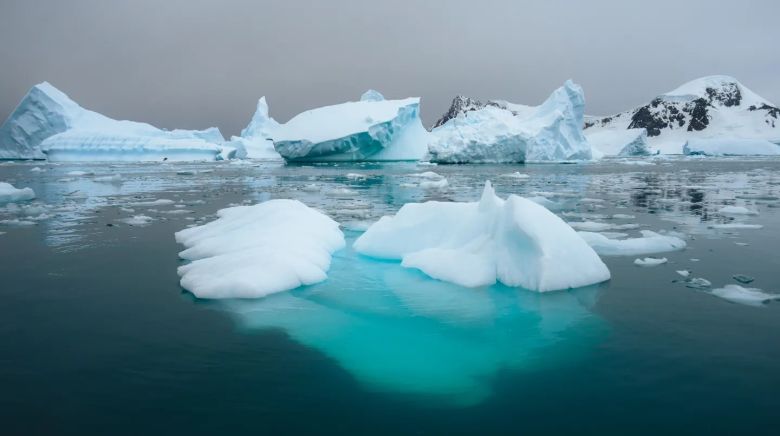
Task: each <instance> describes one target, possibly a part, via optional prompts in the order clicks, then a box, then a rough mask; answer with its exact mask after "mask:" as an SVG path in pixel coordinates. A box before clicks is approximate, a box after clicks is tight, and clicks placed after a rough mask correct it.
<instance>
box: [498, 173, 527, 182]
mask: <svg viewBox="0 0 780 436" xmlns="http://www.w3.org/2000/svg"><path fill="white" fill-rule="evenodd" d="M501 177H506V178H510V179H518V180H525V179H529V178H531V176H529V175H528V174H524V173H521V172H519V171H515V172H514V173H509V174H502V175H501Z"/></svg>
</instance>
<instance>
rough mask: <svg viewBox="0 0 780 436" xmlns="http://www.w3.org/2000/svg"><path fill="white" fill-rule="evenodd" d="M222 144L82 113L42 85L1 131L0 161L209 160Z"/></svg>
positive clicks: (215, 134)
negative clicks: (44, 159) (45, 159)
mask: <svg viewBox="0 0 780 436" xmlns="http://www.w3.org/2000/svg"><path fill="white" fill-rule="evenodd" d="M223 141H224V140H223V138H222V134H221V133H219V130H218V129H216V128H210V129H207V130H202V131H197V130H195V131H192V130H173V131H167V130H161V129H158V128H156V127H154V126H152V125H149V124H145V123H137V122H133V121H118V120H114V119H111V118H108V117H106V116H103V115H101V114H99V113H97V112H93V111H90V110H87V109H84V108H82V107H81V106H79V105H78V104H77V103H76V102H74V101H73V100H71V99H70V98H69V97H68V96H67V95H65V94H64V93H63V92H61V91H60V90H58V89H57V88H55V87H53V86H52V85H50V84H48V83H46V82H44V83H41V84H38V85H36V86H34V87H33V88H32V89H31V90H30V92H28V93H27V95H26V96H25V97H24V99H22V101H21V103H19V106H17V107H16V109H15V110H14V112H13V113H11V115H10V116H9V117H8V119H7V120H6V121H5V123H3V125H2V127H0V158H2V159H43V158H46V157H48V158H49V159H50V160H69V161H73V160H76V161H83V160H131V161H150V160H163V159H168V160H214V159H216V158H217V155H218V154H219V153H220V151H221V148H220V145H219V144H220V143H222V142H223Z"/></svg>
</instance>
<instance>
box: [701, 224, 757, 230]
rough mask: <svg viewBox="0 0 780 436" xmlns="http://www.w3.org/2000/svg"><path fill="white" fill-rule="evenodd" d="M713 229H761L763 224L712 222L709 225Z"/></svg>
mask: <svg viewBox="0 0 780 436" xmlns="http://www.w3.org/2000/svg"><path fill="white" fill-rule="evenodd" d="M710 227H711V228H713V229H723V230H731V229H734V230H738V229H745V230H750V229H762V228H764V226H762V225H761V224H745V223H727V224H713V225H711V226H710Z"/></svg>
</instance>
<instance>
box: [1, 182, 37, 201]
mask: <svg viewBox="0 0 780 436" xmlns="http://www.w3.org/2000/svg"><path fill="white" fill-rule="evenodd" d="M34 198H35V192H34V191H33V190H32V188H21V189H17V188H15V187H14V186H13V185H11V184H10V183H6V182H0V203H13V202H16V201H29V200H32V199H34Z"/></svg>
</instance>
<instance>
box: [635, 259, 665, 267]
mask: <svg viewBox="0 0 780 436" xmlns="http://www.w3.org/2000/svg"><path fill="white" fill-rule="evenodd" d="M666 262H667V259H666V258H665V257H660V258H658V257H646V258H644V259H636V260H634V265H637V266H658V265H662V264H664V263H666Z"/></svg>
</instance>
